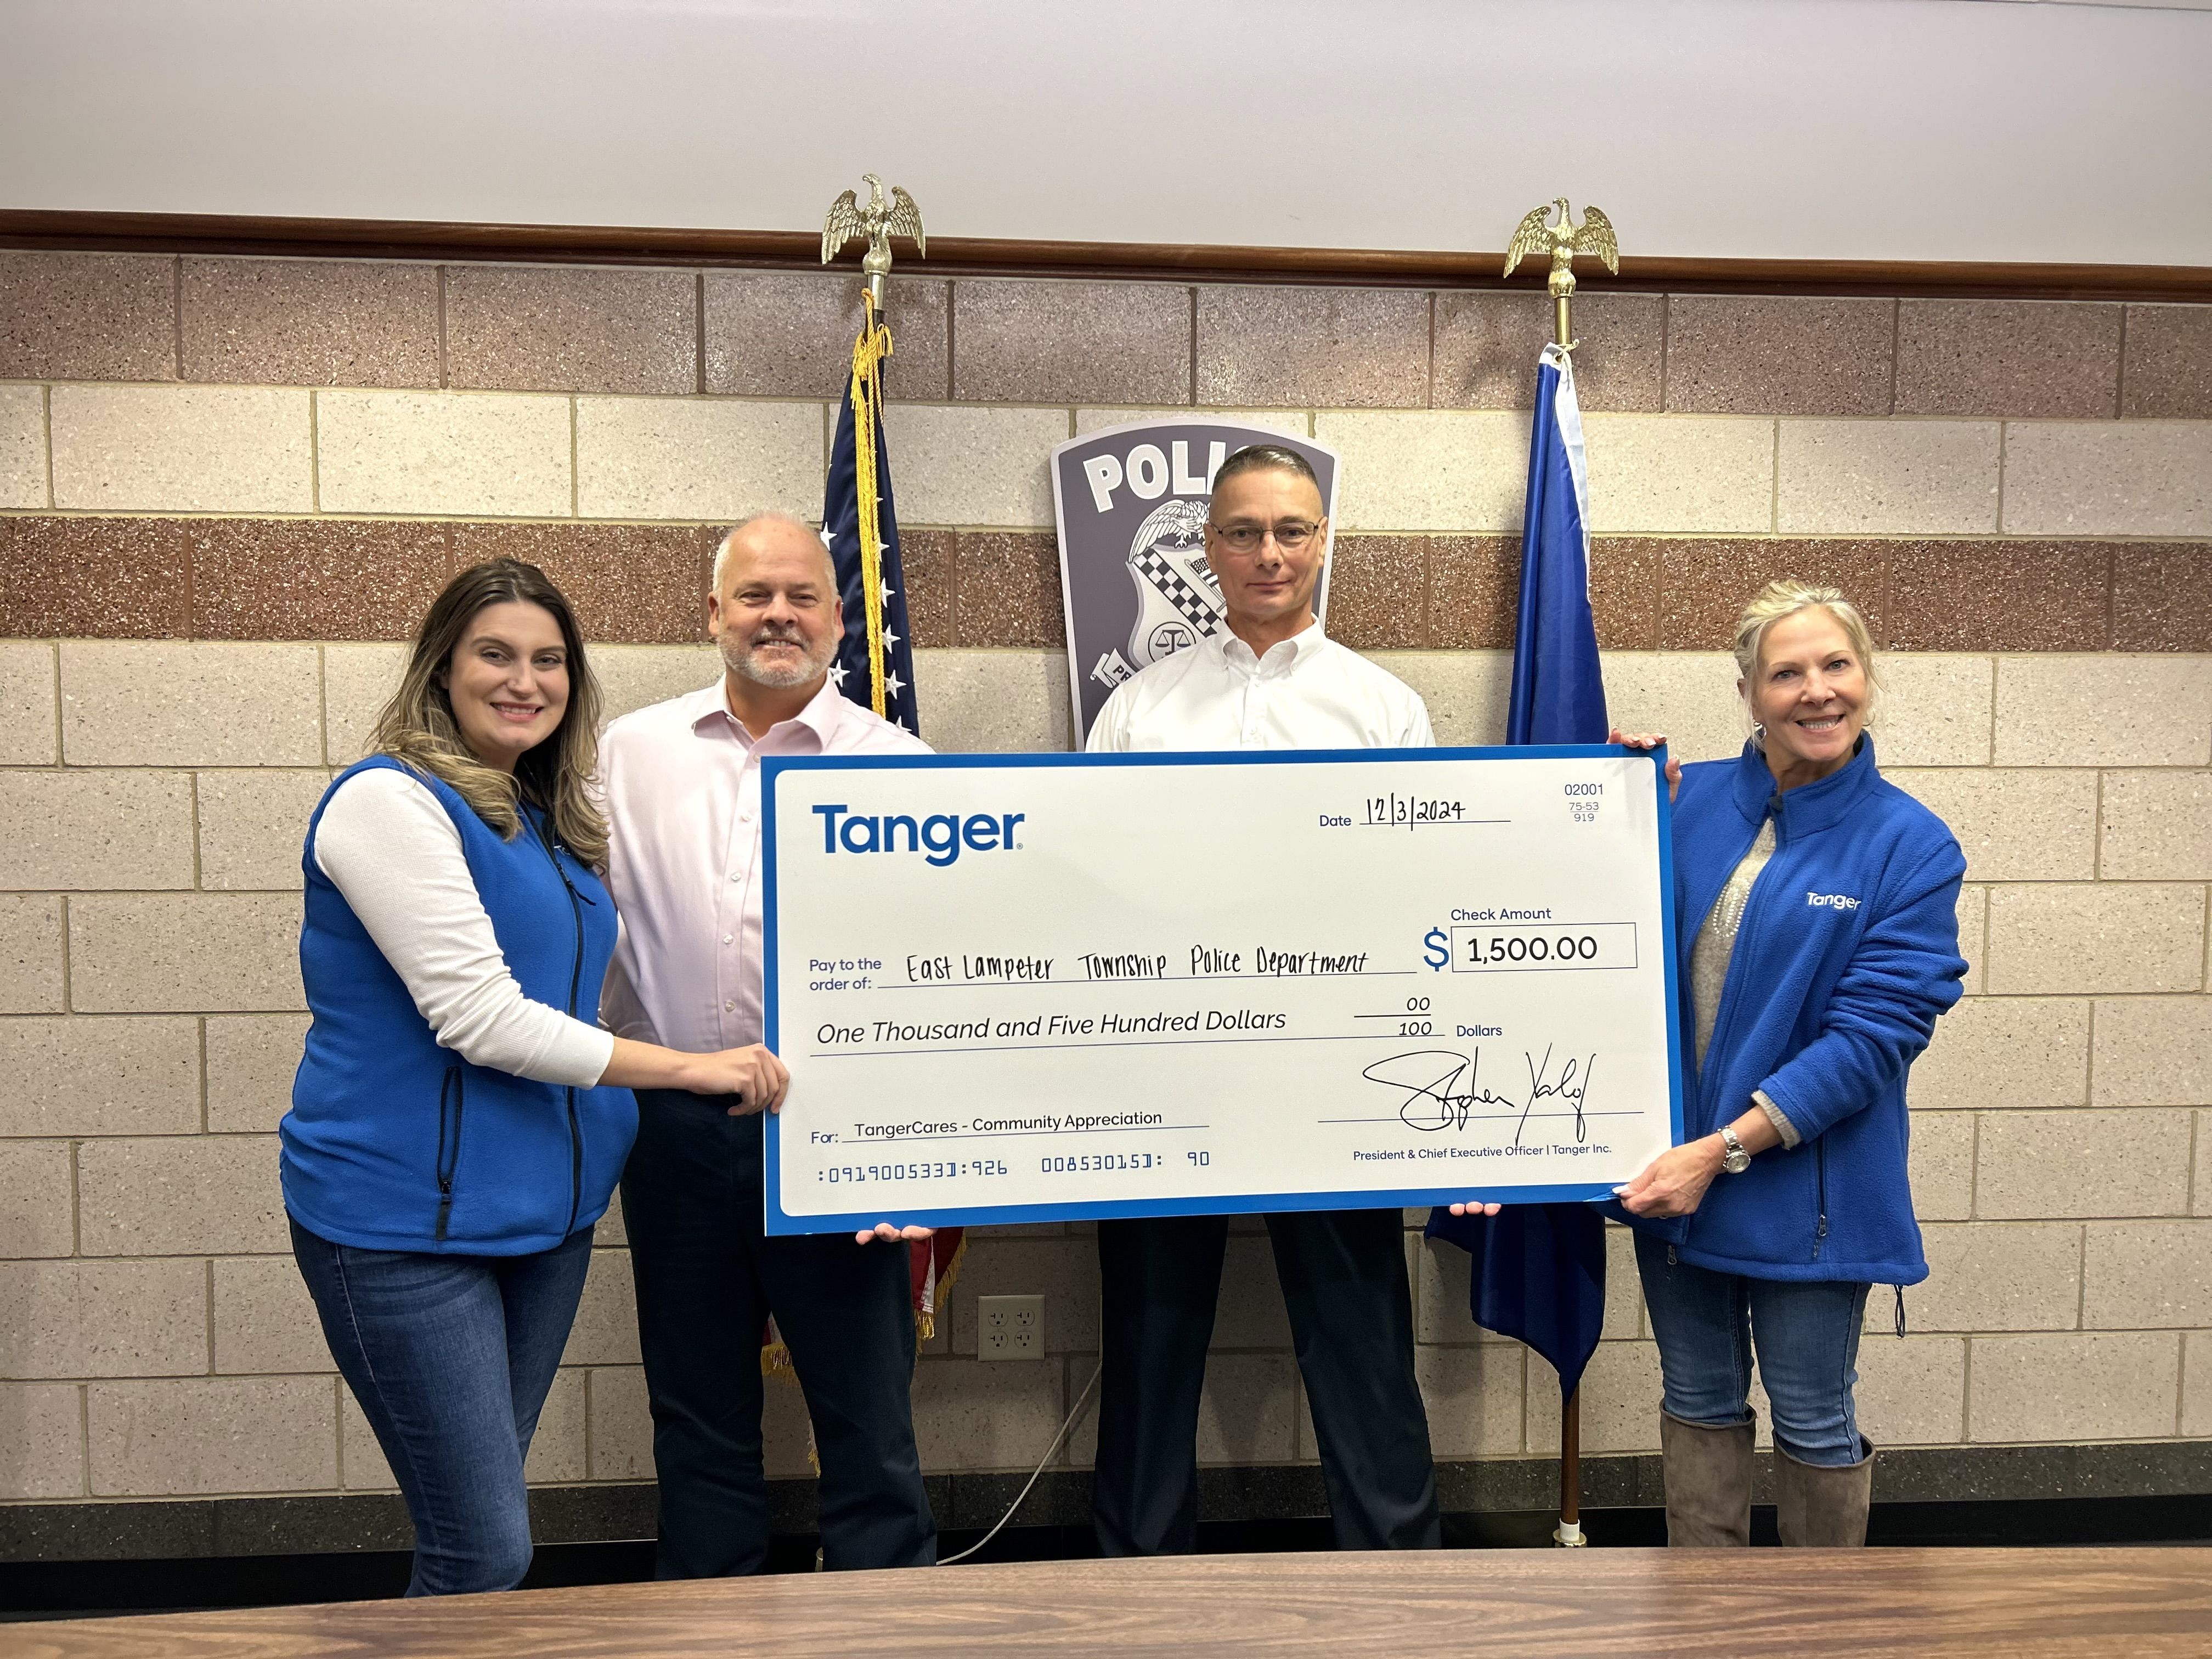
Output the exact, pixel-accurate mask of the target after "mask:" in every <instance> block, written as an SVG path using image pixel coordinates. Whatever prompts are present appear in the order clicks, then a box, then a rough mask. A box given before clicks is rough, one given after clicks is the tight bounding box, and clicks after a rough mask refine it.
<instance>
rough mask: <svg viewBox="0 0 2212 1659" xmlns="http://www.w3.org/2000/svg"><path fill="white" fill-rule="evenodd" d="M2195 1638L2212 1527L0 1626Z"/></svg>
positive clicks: (993, 1646) (551, 1648) (182, 1641)
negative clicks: (1877, 1546) (2107, 1536)
mask: <svg viewBox="0 0 2212 1659" xmlns="http://www.w3.org/2000/svg"><path fill="white" fill-rule="evenodd" d="M1687 1652H1698V1653H1701V1654H1704V1655H1706V1656H1711V1659H1739V1656H1755V1655H1765V1654H1773V1655H1784V1654H1786V1655H1790V1656H1791V1659H1801V1656H1802V1659H1840V1656H1850V1655H1864V1654H1883V1655H1903V1654H1911V1655H1915V1656H1922V1655H1944V1654H2005V1655H2048V1654H2068V1655H2097V1656H2106V1655H2120V1654H2124V1655H2128V1656H2131V1659H2132V1656H2137V1655H2162V1654H2192V1655H2201V1654H2207V1653H2212V1549H2063V1550H2027V1549H2021V1550H1970V1549H1919V1550H1837V1551H1821V1552H1802V1551H1795V1550H1771V1549H1764V1550H1683V1551H1675V1552H1672V1553H1670V1552H1668V1551H1666V1550H1630V1549H1617V1550H1574V1551H1567V1550H1552V1551H1540V1550H1480V1551H1452V1552H1449V1553H1442V1552H1438V1553H1421V1554H1371V1555H1369V1554H1360V1555H1338V1554H1310V1555H1291V1554H1285V1555H1212V1556H1184V1557H1181V1558H1176V1559H1163V1560H1149V1561H1127V1560H1123V1561H1052V1562H1037V1563H1024V1564H1020V1565H1006V1566H960V1567H947V1568H943V1569H938V1570H927V1569H924V1570H919V1571H908V1572H868V1573H810V1574H796V1575H790V1576H786V1577H770V1578H750V1579H719V1580H710V1581H707V1582H703V1583H682V1584H613V1585H603V1586H595V1587H592V1588H587V1589H552V1590H532V1591H525V1592H518V1593H516V1594H513V1595H469V1596H453V1597H449V1598H446V1599H443V1600H438V1601H357V1602H346V1603H339V1604H334V1605H329V1606H323V1607H265V1608H255V1609H250V1610H246V1611H240V1612H230V1613H166V1614H159V1615H155V1616H150V1617H144V1618H137V1619H102V1620H73V1621H70V1622H68V1623H57V1624H46V1625H37V1624H19V1625H4V1626H0V1653H4V1654H6V1655H8V1656H10V1659H14V1656H19V1655H20V1656H24V1659H32V1656H36V1659H153V1656H160V1659H201V1656H208V1659H213V1656H216V1655H221V1656H223V1659H308V1656H317V1659H340V1656H343V1659H400V1656H408V1659H415V1656H422V1659H430V1656H435V1659H525V1656H527V1659H585V1656H589V1659H647V1656H652V1659H659V1656H670V1659H675V1656H706V1655H710V1654H711V1655H716V1656H721V1655H729V1654H746V1653H762V1654H773V1655H775V1656H778V1659H814V1656H824V1659H826V1656H829V1655H836V1656H840V1659H842V1656H848V1655H855V1654H870V1655H879V1656H883V1659H908V1656H916V1655H925V1656H926V1655H955V1654H957V1655H962V1656H973V1655H990V1656H1003V1659H1014V1656H1027V1655H1049V1656H1054V1659H1066V1656H1070V1655H1075V1654H1090V1653H1108V1654H1111V1655H1113V1656H1115V1659H1147V1656H1161V1659H1167V1656H1173V1659H1206V1656H1211V1655H1218V1654H1231V1655H1240V1656H1241V1655H1255V1654H1263V1653H1264V1654H1310V1655H1313V1656H1316V1659H1320V1656H1328V1659H1348V1656H1358V1655H1369V1654H1373V1655H1384V1654H1387V1655H1389V1656H1391V1659H1431V1656H1434V1659H1444V1656H1451V1659H1499V1656H1511V1655H1523V1654H1527V1655H1535V1654H1541V1655H1545V1656H1547V1659H1559V1656H1568V1655H1573V1656H1581V1655H1586V1654H1587V1655H1605V1654H1619V1655H1637V1656H1644V1655H1650V1654H1655V1653H1662V1654H1663V1653H1687Z"/></svg>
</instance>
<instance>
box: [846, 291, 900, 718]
mask: <svg viewBox="0 0 2212 1659" xmlns="http://www.w3.org/2000/svg"><path fill="white" fill-rule="evenodd" d="M861 305H862V307H863V310H862V314H861V320H860V337H859V338H858V339H856V340H854V342H853V491H854V495H856V496H857V497H858V498H859V501H860V589H861V603H862V605H864V606H865V608H866V613H867V619H868V695H869V706H870V707H871V708H873V709H874V710H875V711H876V714H877V715H878V717H879V718H881V717H884V716H885V715H887V714H889V713H890V708H889V705H888V703H887V702H886V701H885V697H884V526H883V503H882V499H881V495H880V490H879V487H878V482H877V478H876V441H877V439H876V431H877V427H878V423H879V422H880V421H881V419H882V416H883V406H884V358H886V357H888V356H890V355H891V331H890V329H889V328H888V327H886V326H885V325H884V324H883V323H881V322H879V321H878V320H877V318H876V303H875V301H874V300H873V299H872V298H870V297H868V296H866V295H863V296H862V298H861Z"/></svg>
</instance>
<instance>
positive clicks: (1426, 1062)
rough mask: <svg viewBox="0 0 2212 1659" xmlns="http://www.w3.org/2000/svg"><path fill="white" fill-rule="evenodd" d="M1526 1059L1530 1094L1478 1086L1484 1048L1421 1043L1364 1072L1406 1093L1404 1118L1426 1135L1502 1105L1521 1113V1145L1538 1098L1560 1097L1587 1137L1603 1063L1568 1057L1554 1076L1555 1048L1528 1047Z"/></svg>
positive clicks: (1516, 1135)
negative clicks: (1594, 1079)
mask: <svg viewBox="0 0 2212 1659" xmlns="http://www.w3.org/2000/svg"><path fill="white" fill-rule="evenodd" d="M1521 1058H1522V1063H1523V1064H1524V1065H1525V1066H1527V1067H1528V1091H1527V1092H1526V1093H1525V1094H1522V1093H1512V1094H1499V1093H1498V1092H1497V1091H1495V1090H1493V1089H1492V1088H1490V1087H1489V1086H1488V1085H1478V1083H1477V1076H1476V1074H1477V1073H1479V1071H1480V1068H1481V1062H1482V1051H1481V1050H1480V1048H1478V1049H1476V1050H1475V1051H1474V1053H1473V1054H1460V1053H1459V1052H1457V1051H1456V1050H1455V1049H1450V1048H1417V1049H1414V1050H1413V1051H1412V1052H1411V1053H1408V1054H1393V1055H1391V1056H1390V1057H1389V1059H1388V1060H1376V1062H1375V1063H1374V1064H1373V1065H1371V1066H1367V1067H1366V1068H1365V1069H1364V1070H1363V1071H1362V1072H1361V1073H1360V1075H1361V1076H1362V1077H1364V1078H1365V1079H1367V1080H1368V1081H1369V1082H1370V1083H1379V1084H1381V1085H1383V1087H1384V1088H1386V1089H1395V1090H1396V1091H1399V1092H1400V1094H1401V1097H1402V1098H1401V1100H1400V1101H1399V1103H1398V1116H1399V1118H1400V1120H1401V1121H1402V1122H1404V1123H1405V1124H1407V1126H1408V1127H1412V1128H1415V1129H1419V1130H1420V1131H1421V1132H1422V1133H1425V1134H1433V1133H1436V1132H1437V1130H1439V1129H1462V1130H1463V1129H1465V1128H1466V1127H1467V1124H1468V1119H1469V1118H1470V1117H1472V1116H1474V1112H1475V1109H1476V1108H1477V1107H1479V1106H1496V1107H1501V1108H1504V1109H1508V1110H1517V1111H1518V1112H1519V1114H1520V1115H1519V1117H1518V1118H1517V1119H1516V1121H1515V1123H1514V1126H1513V1144H1514V1145H1515V1146H1519V1145H1520V1144H1521V1136H1522V1132H1523V1131H1524V1130H1525V1129H1527V1127H1528V1116H1529V1114H1530V1113H1532V1112H1533V1111H1534V1110H1535V1109H1536V1105H1537V1103H1538V1102H1540V1101H1544V1100H1551V1099H1556V1100H1559V1101H1560V1102H1562V1103H1571V1104H1572V1105H1573V1107H1574V1113H1575V1139H1576V1140H1577V1142H1580V1141H1582V1140H1583V1139H1587V1137H1588V1133H1589V1126H1588V1124H1587V1123H1586V1121H1584V1119H1583V1103H1585V1102H1586V1101H1587V1100H1588V1098H1589V1079H1590V1073H1592V1072H1594V1071H1595V1069H1596V1067H1597V1056H1596V1055H1595V1054H1589V1055H1588V1056H1587V1057H1585V1056H1582V1055H1577V1056H1575V1057H1574V1058H1572V1059H1571V1060H1567V1061H1566V1062H1565V1065H1563V1066H1561V1067H1560V1069H1559V1075H1558V1076H1557V1077H1553V1075H1552V1050H1551V1049H1550V1048H1546V1049H1545V1050H1544V1054H1543V1058H1542V1059H1541V1060H1539V1059H1538V1058H1537V1057H1536V1056H1535V1055H1534V1054H1530V1053H1528V1052H1526V1051H1525V1050H1524V1051H1523V1052H1522V1056H1521ZM1462 1084H1463V1085H1464V1086H1462Z"/></svg>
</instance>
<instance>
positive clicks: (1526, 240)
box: [1504, 196, 1620, 351]
mask: <svg viewBox="0 0 2212 1659" xmlns="http://www.w3.org/2000/svg"><path fill="white" fill-rule="evenodd" d="M1554 207H1557V208H1558V209H1559V223H1558V224H1556V225H1554V224H1552V223H1550V222H1549V220H1550V219H1551V216H1552V210H1553V208H1554ZM1532 253H1548V254H1550V255H1551V256H1552V279H1551V281H1550V282H1549V283H1547V284H1546V286H1547V288H1548V289H1550V290H1551V295H1552V305H1553V323H1554V327H1553V336H1554V337H1555V338H1556V339H1557V340H1558V341H1559V345H1560V346H1561V347H1562V348H1563V349H1565V350H1568V351H1572V350H1573V349H1575V345H1576V341H1575V340H1574V338H1573V337H1572V336H1571V334H1570V332H1569V331H1568V328H1567V302H1568V301H1571V299H1573V298H1574V293H1575V272H1574V258H1575V255H1577V253H1589V254H1595V256H1596V257H1597V258H1598V260H1599V261H1600V263H1601V264H1603V265H1604V266H1605V268H1606V269H1607V270H1609V271H1611V272H1612V273H1613V275H1614V276H1619V275H1620V244H1619V243H1618V242H1616V241H1615V240H1613V221H1612V220H1610V219H1608V218H1607V217H1606V216H1605V215H1604V214H1602V213H1601V212H1600V211H1599V210H1597V209H1595V208H1594V207H1588V206H1585V207H1584V208H1583V222H1582V223H1581V224H1579V225H1577V224H1576V223H1575V222H1574V216H1573V215H1572V214H1571V212H1570V211H1569V210H1568V208H1567V198H1566V197H1564V196H1559V197H1553V200H1551V201H1550V202H1547V203H1546V204H1544V205H1543V206H1542V207H1540V208H1531V209H1529V210H1528V212H1526V213H1524V214H1522V216H1521V222H1520V224H1519V225H1518V226H1517V227H1516V228H1515V230H1514V232H1513V240H1511V241H1510V242H1508V243H1507V244H1506V245H1505V272H1504V274H1505V275H1506V276H1511V275H1512V274H1513V267H1514V266H1516V265H1517V264H1520V263H1521V261H1522V259H1524V258H1527V257H1528V255H1530V254H1532Z"/></svg>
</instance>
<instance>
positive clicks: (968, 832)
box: [812, 802, 1029, 868]
mask: <svg viewBox="0 0 2212 1659" xmlns="http://www.w3.org/2000/svg"><path fill="white" fill-rule="evenodd" d="M812 810H813V811H817V812H818V813H820V814H821V815H822V850H823V852H824V853H920V854H923V855H924V856H925V857H927V860H928V861H929V862H930V863H932V864H933V865H936V866H939V868H942V867H943V866H945V865H948V864H951V863H952V862H953V861H954V860H957V858H958V857H959V856H960V852H961V849H962V848H966V849H967V850H968V851H969V852H971V853H1018V852H1019V851H1020V850H1021V843H1020V842H1018V841H1016V840H1015V839H1014V826H1015V825H1016V824H1018V823H1024V822H1026V821H1027V820H1028V817H1029V814H1028V813H1026V812H1000V813H997V814H993V813H990V812H970V813H969V814H968V815H967V816H966V817H962V816H961V815H960V814H959V813H957V812H937V813H933V814H931V815H930V816H929V817H925V818H922V819H921V820H919V821H917V820H915V819H914V818H910V817H907V816H906V815H905V814H904V813H902V812H893V813H889V814H886V815H885V816H884V817H867V816H866V815H865V814H860V813H855V812H854V811H851V810H850V809H849V808H848V807H847V806H845V805H843V804H842V802H841V803H839V804H838V805H835V806H817V807H815V808H813V809H812ZM902 841H903V843H904V844H903V845H902V844H901V843H902Z"/></svg>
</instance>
